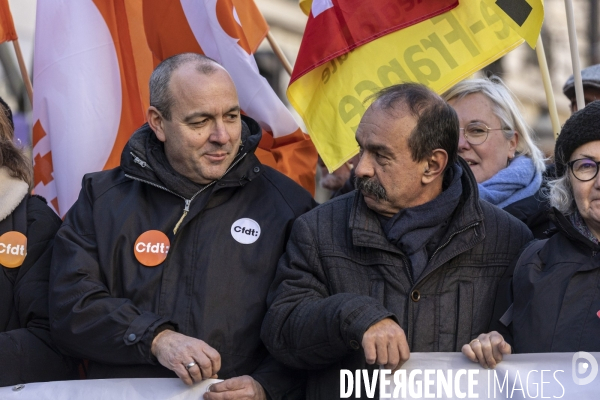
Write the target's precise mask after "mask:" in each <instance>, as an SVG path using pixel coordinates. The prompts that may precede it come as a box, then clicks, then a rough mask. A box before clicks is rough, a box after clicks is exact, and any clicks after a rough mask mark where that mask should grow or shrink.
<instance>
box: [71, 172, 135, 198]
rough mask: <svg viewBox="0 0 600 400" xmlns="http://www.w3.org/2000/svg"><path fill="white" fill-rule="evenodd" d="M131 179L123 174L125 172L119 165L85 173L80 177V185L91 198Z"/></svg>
mask: <svg viewBox="0 0 600 400" xmlns="http://www.w3.org/2000/svg"><path fill="white" fill-rule="evenodd" d="M131 181H132V179H131V178H128V177H127V176H126V175H125V172H124V171H123V170H122V169H121V167H116V168H113V169H109V170H106V171H97V172H91V173H88V174H85V175H84V176H83V179H82V183H81V187H82V189H83V190H84V191H86V192H88V193H89V195H90V196H92V197H93V198H98V197H100V196H102V195H103V194H105V193H106V192H108V191H109V190H110V189H112V188H114V187H116V186H119V185H122V184H124V183H128V182H131Z"/></svg>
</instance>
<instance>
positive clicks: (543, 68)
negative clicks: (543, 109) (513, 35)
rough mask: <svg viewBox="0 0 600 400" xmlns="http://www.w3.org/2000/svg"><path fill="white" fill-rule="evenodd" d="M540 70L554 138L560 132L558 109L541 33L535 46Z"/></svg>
mask: <svg viewBox="0 0 600 400" xmlns="http://www.w3.org/2000/svg"><path fill="white" fill-rule="evenodd" d="M535 53H536V54H537V59H538V64H539V66H540V72H541V73H542V81H543V82H544V90H545V91H546V101H547V103H548V112H549V113H550V121H552V130H553V131H554V139H555V140H556V138H557V137H558V134H559V133H560V121H559V120H558V111H557V110H556V100H555V99H554V92H553V91H552V81H551V80H550V71H549V70H548V62H547V61H546V52H545V51H544V43H543V42H542V35H540V36H538V39H537V44H536V46H535Z"/></svg>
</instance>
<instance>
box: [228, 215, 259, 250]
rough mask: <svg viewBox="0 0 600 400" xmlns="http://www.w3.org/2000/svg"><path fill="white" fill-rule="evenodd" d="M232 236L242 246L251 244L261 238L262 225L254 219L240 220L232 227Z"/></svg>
mask: <svg viewBox="0 0 600 400" xmlns="http://www.w3.org/2000/svg"><path fill="white" fill-rule="evenodd" d="M231 236H233V238H234V239H235V240H236V241H237V242H239V243H241V244H251V243H254V242H256V241H257V240H258V238H259V237H260V225H258V222H256V221H255V220H253V219H250V218H242V219H238V220H237V221H235V222H234V223H233V225H231Z"/></svg>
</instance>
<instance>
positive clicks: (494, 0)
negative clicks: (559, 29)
mask: <svg viewBox="0 0 600 400" xmlns="http://www.w3.org/2000/svg"><path fill="white" fill-rule="evenodd" d="M484 1H485V2H486V3H487V4H488V5H489V6H490V7H492V9H493V10H494V11H495V12H496V13H497V14H498V15H499V16H500V17H502V18H503V19H504V21H505V22H506V23H507V24H508V25H510V27H511V28H513V29H514V30H515V32H517V33H518V34H519V35H520V36H521V37H522V38H523V39H525V40H526V41H527V43H528V44H529V46H531V48H532V49H535V45H536V43H537V39H538V36H540V31H541V30H542V23H543V22H544V3H543V2H542V0H484Z"/></svg>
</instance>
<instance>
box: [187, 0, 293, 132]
mask: <svg viewBox="0 0 600 400" xmlns="http://www.w3.org/2000/svg"><path fill="white" fill-rule="evenodd" d="M216 3H217V0H204V2H203V4H204V5H202V2H200V1H197V0H181V5H182V7H183V10H184V12H185V15H186V18H187V20H188V22H189V24H190V27H191V29H192V32H193V33H194V36H195V38H196V40H197V41H198V43H199V44H200V47H202V50H203V51H204V53H205V54H206V55H207V56H208V57H211V58H213V59H215V60H217V61H218V62H219V63H221V64H222V65H223V66H224V67H225V69H227V71H229V73H230V74H231V77H232V78H233V81H234V83H235V86H236V88H237V90H238V96H239V99H240V106H241V107H242V109H243V110H244V112H246V113H247V114H248V115H249V116H251V117H252V118H254V119H255V120H256V121H257V122H258V123H259V124H260V125H261V126H262V128H263V129H265V130H267V131H269V132H272V133H273V136H274V137H275V138H278V137H282V136H286V135H289V134H291V133H293V132H295V131H297V130H298V128H299V126H298V123H297V122H296V121H295V120H294V117H293V116H292V114H291V113H290V112H289V110H288V109H287V107H286V106H285V105H284V104H283V103H282V102H281V100H280V99H279V97H277V95H276V94H275V92H274V91H273V89H272V88H271V86H269V83H268V82H267V80H266V79H265V78H263V77H262V76H261V75H260V74H259V73H258V67H257V65H256V61H255V60H254V57H253V56H252V55H249V54H248V53H246V52H245V51H244V49H243V48H242V47H241V46H239V45H238V44H237V39H234V38H232V37H230V36H229V35H228V34H227V33H225V32H224V31H223V29H222V28H221V25H220V24H219V21H218V20H217V16H216V11H215V10H216ZM203 7H205V8H204V9H203Z"/></svg>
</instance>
